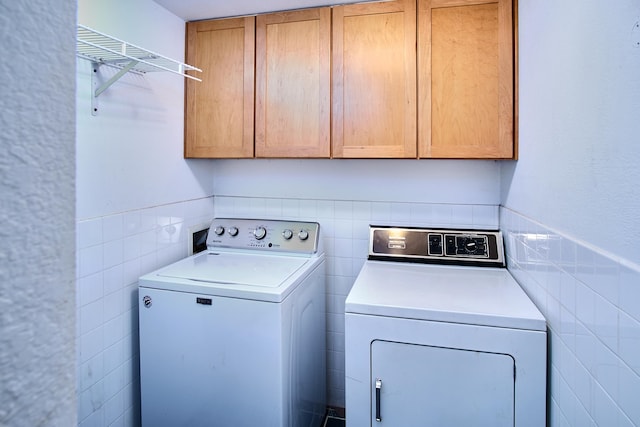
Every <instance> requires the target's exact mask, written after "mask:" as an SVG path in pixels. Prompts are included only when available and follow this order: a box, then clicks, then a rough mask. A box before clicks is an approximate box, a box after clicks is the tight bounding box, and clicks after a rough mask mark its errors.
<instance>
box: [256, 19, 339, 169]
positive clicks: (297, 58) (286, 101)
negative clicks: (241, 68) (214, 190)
mask: <svg viewBox="0 0 640 427" xmlns="http://www.w3.org/2000/svg"><path fill="white" fill-rule="evenodd" d="M330 47H331V9H330V8H320V9H307V10H301V11H294V12H283V13H273V14H267V15H259V16H258V17H257V20H256V131H255V132H256V140H255V144H256V157H329V155H330V126H331V123H330V114H331V111H330V108H331V105H330V90H331V88H330V81H331V53H330Z"/></svg>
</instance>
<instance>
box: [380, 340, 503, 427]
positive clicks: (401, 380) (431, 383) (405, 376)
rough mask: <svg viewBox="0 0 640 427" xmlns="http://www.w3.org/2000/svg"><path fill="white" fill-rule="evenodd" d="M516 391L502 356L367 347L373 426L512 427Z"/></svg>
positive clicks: (402, 345)
mask: <svg viewBox="0 0 640 427" xmlns="http://www.w3.org/2000/svg"><path fill="white" fill-rule="evenodd" d="M377 380H379V383H378V384H379V387H378V390H376V381H377ZM514 388H515V380H514V361H513V359H512V358H511V356H508V355H505V354H497V353H484V352H477V351H468V350H460V349H452V348H441V347H430V346H425V345H415V344H406V343H397V342H389V341H378V340H376V341H373V343H372V344H371V390H372V392H371V419H372V422H371V425H372V426H373V425H376V426H378V425H379V426H381V427H383V426H402V427H422V426H439V427H458V426H492V427H507V426H511V427H513V425H514V413H513V411H514V409H513V408H514V404H515V400H514ZM376 421H377V422H376Z"/></svg>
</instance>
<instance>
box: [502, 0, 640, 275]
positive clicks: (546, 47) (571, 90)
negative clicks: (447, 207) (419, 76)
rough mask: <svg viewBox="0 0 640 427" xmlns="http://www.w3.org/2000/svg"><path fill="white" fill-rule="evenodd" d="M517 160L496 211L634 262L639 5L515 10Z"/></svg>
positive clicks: (639, 205) (637, 257)
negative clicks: (508, 209)
mask: <svg viewBox="0 0 640 427" xmlns="http://www.w3.org/2000/svg"><path fill="white" fill-rule="evenodd" d="M519 9H520V14H519V15H520V20H519V31H520V44H519V46H520V87H519V91H520V160H519V161H518V162H517V163H515V162H513V163H506V164H505V167H504V168H503V170H502V175H503V188H502V200H503V204H504V205H505V206H508V207H512V208H513V209H515V210H516V211H518V212H521V213H523V214H524V215H527V216H529V217H531V218H535V219H536V220H537V221H539V222H541V223H543V224H545V225H547V226H549V227H553V228H556V229H559V230H562V231H563V232H565V233H566V234H568V235H569V236H572V237H573V238H576V239H579V240H583V241H585V242H587V243H589V244H592V245H594V246H597V247H599V248H601V249H603V250H606V251H608V252H611V253H612V254H614V255H616V256H620V257H622V258H627V259H629V260H631V261H633V262H636V263H639V262H640V251H638V250H637V242H638V241H639V240H640V224H639V223H638V221H637V219H638V211H640V186H639V185H638V183H640V168H638V167H637V164H638V161H639V160H640V144H638V143H637V142H638V140H639V137H640V120H638V111H639V110H640V27H638V25H639V24H638V22H639V21H640V3H638V1H637V0H620V1H616V2H615V4H612V3H611V2H607V1H595V0H594V1H589V2H582V1H579V0H563V1H552V0H543V1H532V0H521V1H520V2H519Z"/></svg>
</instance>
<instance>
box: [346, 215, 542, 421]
mask: <svg viewBox="0 0 640 427" xmlns="http://www.w3.org/2000/svg"><path fill="white" fill-rule="evenodd" d="M503 267H504V255H503V243H502V236H501V234H500V232H498V231H462V230H434V229H426V228H399V227H371V230H370V245H369V259H368V260H367V261H365V265H364V266H363V268H362V270H361V271H360V273H359V275H358V277H357V278H356V281H355V283H354V285H353V288H352V289H351V291H350V293H349V295H348V297H347V299H346V314H345V344H346V347H345V353H346V365H345V370H346V419H347V427H364V426H367V427H370V426H381V427H382V426H394V427H398V426H402V427H415V426H438V427H459V426H491V427H499V426H510V427H514V426H515V427H525V426H527V427H529V426H530V427H533V426H536V427H541V426H545V423H546V345H547V337H546V321H545V319H544V317H543V316H542V314H540V312H539V311H538V309H537V308H536V307H535V306H534V304H533V303H532V302H531V301H530V300H529V298H528V297H527V296H526V294H525V293H524V292H523V291H522V289H521V288H520V286H519V285H518V284H517V283H516V282H515V280H514V279H513V278H512V276H511V275H510V274H509V272H508V271H507V270H506V269H505V268H503Z"/></svg>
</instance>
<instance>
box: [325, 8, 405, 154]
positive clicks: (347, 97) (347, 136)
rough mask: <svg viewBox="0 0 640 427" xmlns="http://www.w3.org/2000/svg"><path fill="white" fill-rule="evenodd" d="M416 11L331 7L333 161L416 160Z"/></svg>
mask: <svg viewBox="0 0 640 427" xmlns="http://www.w3.org/2000/svg"><path fill="white" fill-rule="evenodd" d="M415 7H416V5H415V1H413V0H398V1H392V2H381V3H370V4H355V5H347V6H338V7H334V9H333V47H332V50H333V53H332V59H333V64H332V69H333V74H332V77H333V82H332V89H333V90H332V96H333V100H332V105H333V111H332V114H333V123H332V124H333V126H332V146H333V157H351V158H367V157H369V158H371V157H413V158H415V157H416V52H415V50H416V48H415V45H416V22H415V21H416V18H415Z"/></svg>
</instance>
